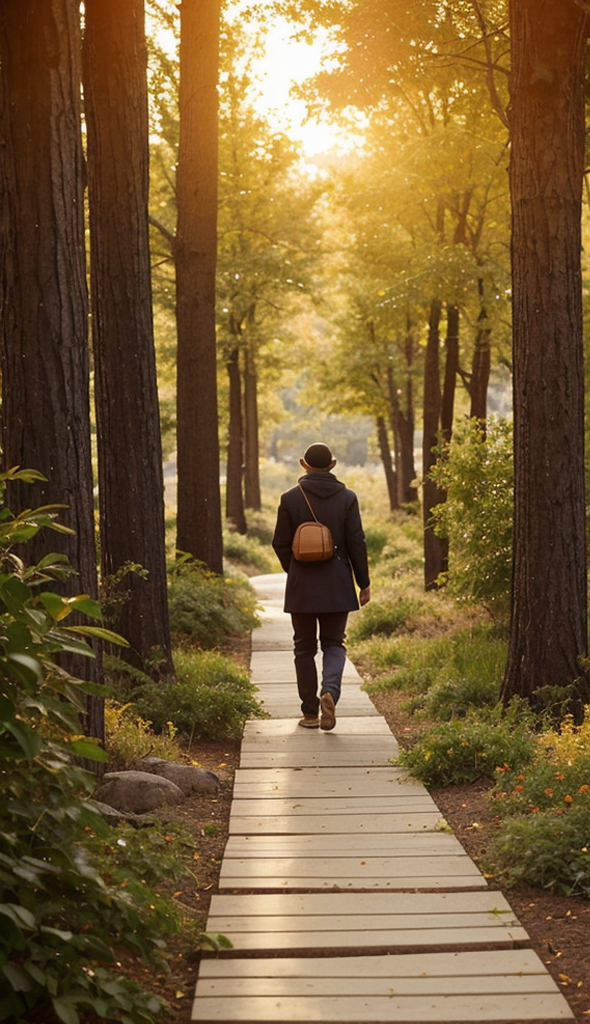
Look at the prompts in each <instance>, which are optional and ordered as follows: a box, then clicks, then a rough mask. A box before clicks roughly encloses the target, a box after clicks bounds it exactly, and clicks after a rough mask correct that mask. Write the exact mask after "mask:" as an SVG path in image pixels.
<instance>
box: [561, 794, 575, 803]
mask: <svg viewBox="0 0 590 1024" xmlns="http://www.w3.org/2000/svg"><path fill="white" fill-rule="evenodd" d="M563 799H564V800H565V802H566V804H571V803H573V802H574V798H573V796H570V795H569V793H568V795H567V796H564V798H563Z"/></svg>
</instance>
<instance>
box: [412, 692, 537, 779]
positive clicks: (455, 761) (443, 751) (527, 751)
mask: <svg viewBox="0 0 590 1024" xmlns="http://www.w3.org/2000/svg"><path fill="white" fill-rule="evenodd" d="M535 744H536V738H535V734H534V732H533V719H532V715H531V713H530V711H529V710H528V706H527V705H526V702H523V701H519V700H513V701H512V702H511V704H510V707H509V708H508V709H506V710H504V709H503V708H502V707H501V706H500V705H498V706H496V707H494V708H491V709H489V710H487V709H482V710H481V711H478V712H475V711H472V712H469V713H468V714H467V715H466V716H465V718H462V719H453V720H452V721H450V722H445V723H442V724H440V725H435V726H431V727H430V728H428V729H425V730H424V732H423V733H422V734H421V736H420V738H419V740H418V741H417V743H416V744H415V746H413V747H412V748H411V750H406V751H402V752H401V753H400V755H399V758H398V762H397V763H398V764H401V765H404V766H405V767H407V768H409V769H410V770H411V772H412V774H413V775H414V776H415V777H416V778H417V779H419V780H420V781H421V782H423V783H424V784H425V785H427V786H448V785H452V784H453V783H465V782H474V781H475V779H478V778H482V777H487V778H493V777H494V774H495V770H496V768H497V766H498V765H510V767H517V768H521V767H524V766H526V765H527V764H530V763H531V761H532V760H533V757H534V753H535Z"/></svg>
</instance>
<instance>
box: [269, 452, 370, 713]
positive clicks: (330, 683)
mask: <svg viewBox="0 0 590 1024" xmlns="http://www.w3.org/2000/svg"><path fill="white" fill-rule="evenodd" d="M300 462H301V465H302V467H303V469H304V470H305V475H304V476H302V477H300V479H299V481H298V483H297V485H296V486H295V487H292V488H291V489H290V490H289V491H286V492H285V493H284V494H282V495H281V500H280V504H279V509H278V513H277V522H276V527H275V533H274V537H273V542H272V545H273V548H274V550H275V551H276V553H277V556H278V558H279V561H280V563H281V565H282V567H283V569H284V570H285V572H286V573H287V586H286V589H285V605H284V610H285V611H286V612H290V614H291V621H292V623H293V643H294V653H295V674H296V677H297V688H298V690H299V697H300V699H301V710H302V712H303V717H302V718H301V719H300V721H299V725H301V726H303V727H304V728H308V729H317V728H318V726H319V727H320V728H322V729H333V728H334V726H335V724H336V713H335V708H336V705H337V703H338V700H339V698H340V688H341V681H342V673H343V671H344V663H345V661H346V647H345V645H344V639H345V633H346V622H347V619H348V613H349V612H351V611H354V610H355V609H357V608H358V607H359V602H360V604H361V605H365V604H367V602H368V601H369V600H370V597H371V590H370V581H369V568H368V561H367V546H366V544H365V535H364V533H363V527H362V523H361V515H360V510H359V504H358V499H357V496H356V494H355V493H354V491H351V490H349V489H348V488H347V487H345V485H344V484H343V483H341V482H340V480H337V479H336V477H335V476H334V475H333V473H332V470H333V468H334V466H335V465H336V460H335V459H334V458H333V457H332V452H331V451H330V448H329V447H328V445H327V444H323V443H320V442H316V443H315V444H312V445H310V446H309V448H308V449H307V450H306V452H305V455H304V456H303V458H302V459H300ZM302 490H303V491H304V492H305V493H304V494H303V493H302ZM306 498H307V501H306ZM308 502H309V506H308ZM310 507H311V509H312V510H313V514H314V515H315V516H316V517H317V519H318V520H319V522H320V523H323V524H324V525H325V526H327V527H329V529H330V532H331V534H332V539H333V542H334V554H333V555H332V557H331V558H330V559H329V560H327V561H317V562H315V561H314V562H299V561H297V560H296V559H295V558H294V557H293V552H292V547H291V546H292V543H293V537H294V536H295V531H296V530H297V527H298V526H299V525H300V524H301V523H304V522H307V521H309V519H310ZM355 581H356V584H357V586H358V588H359V590H360V593H359V595H358V597H357V592H356V588H355ZM318 627H319V639H320V646H321V649H322V654H323V661H322V682H321V689H320V696H319V698H318V692H317V691H318V678H317V671H316V664H315V655H316V651H317V634H318ZM320 708H321V719H320V718H319V717H318V712H319V710H320Z"/></svg>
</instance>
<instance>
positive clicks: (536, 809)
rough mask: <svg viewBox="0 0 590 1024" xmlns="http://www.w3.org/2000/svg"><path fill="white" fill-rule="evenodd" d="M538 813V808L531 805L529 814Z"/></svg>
mask: <svg viewBox="0 0 590 1024" xmlns="http://www.w3.org/2000/svg"><path fill="white" fill-rule="evenodd" d="M538 813H539V808H538V807H531V814H538Z"/></svg>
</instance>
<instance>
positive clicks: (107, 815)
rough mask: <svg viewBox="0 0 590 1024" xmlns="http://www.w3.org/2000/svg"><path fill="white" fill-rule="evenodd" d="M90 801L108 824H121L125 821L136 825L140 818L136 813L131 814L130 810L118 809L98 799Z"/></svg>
mask: <svg viewBox="0 0 590 1024" xmlns="http://www.w3.org/2000/svg"><path fill="white" fill-rule="evenodd" d="M92 803H93V805H94V808H95V809H96V810H97V811H98V813H99V814H100V815H101V817H103V818H104V820H105V821H106V822H107V824H108V825H121V824H123V823H125V824H128V825H133V826H134V827H137V825H138V823H139V820H140V819H139V818H138V816H137V814H132V813H131V811H118V810H117V808H116V807H109V805H108V804H103V803H101V802H100V800H93V801H92Z"/></svg>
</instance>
